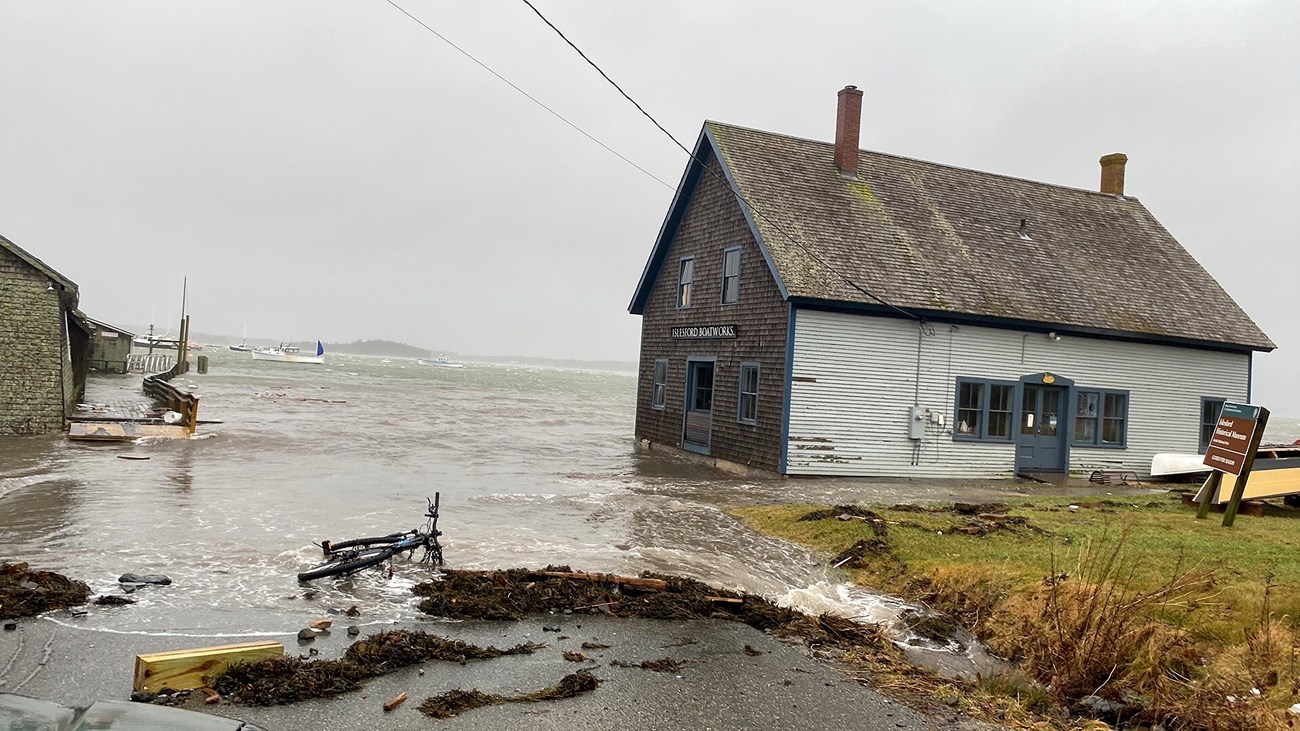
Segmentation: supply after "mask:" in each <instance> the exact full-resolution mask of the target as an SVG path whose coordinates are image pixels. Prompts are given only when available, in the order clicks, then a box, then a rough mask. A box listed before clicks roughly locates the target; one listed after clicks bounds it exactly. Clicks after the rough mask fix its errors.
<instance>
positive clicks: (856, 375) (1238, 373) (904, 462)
mask: <svg viewBox="0 0 1300 731" xmlns="http://www.w3.org/2000/svg"><path fill="white" fill-rule="evenodd" d="M932 327H933V334H925V333H922V332H921V328H920V327H919V325H918V324H917V323H916V322H915V321H911V320H903V319H896V318H883V317H872V316H867V315H850V314H843V313H830V312H820V311H815V310H798V312H797V313H796V317H795V342H794V364H793V368H792V371H791V376H792V382H791V398H790V412H789V415H788V418H789V420H790V425H789V443H788V450H787V464H786V471H787V473H789V474H806V475H861V476H899V477H1009V476H1011V475H1012V474H1013V473H1014V470H1015V445H1014V444H1012V443H1002V444H996V443H980V442H964V441H953V439H952V419H953V414H954V411H955V404H954V402H955V400H956V397H957V393H956V380H957V378H958V377H959V376H961V377H967V378H987V379H995V380H1006V381H1017V380H1019V379H1020V377H1021V376H1025V375H1030V374H1035V373H1044V372H1047V373H1052V374H1055V375H1057V376H1060V377H1064V378H1068V379H1072V380H1073V381H1074V382H1075V386H1076V387H1077V388H1108V389H1121V390H1126V391H1128V392H1129V410H1128V445H1127V448H1124V449H1107V448H1099V447H1076V446H1071V448H1070V470H1071V471H1072V472H1082V473H1087V472H1091V471H1092V470H1094V469H1116V470H1118V469H1123V470H1131V471H1134V472H1137V473H1138V474H1140V475H1147V474H1149V471H1150V467H1151V456H1152V455H1153V454H1155V453H1156V452H1190V453H1194V452H1196V451H1197V449H1198V448H1199V446H1200V445H1199V438H1200V437H1199V435H1200V409H1201V397H1202V396H1212V397H1217V398H1226V399H1229V400H1234V401H1244V400H1245V399H1246V390H1247V384H1248V381H1249V370H1250V358H1249V356H1247V355H1245V354H1241V353H1223V352H1217V351H1208V350H1197V349H1192V348H1178V347H1171V346H1164V345H1148V344H1142V343H1127V342H1120V341H1114V340H1100V339H1096V338H1076V337H1068V336H1061V339H1060V340H1052V339H1050V338H1049V337H1048V336H1047V335H1045V334H1043V333H1025V332H1022V331H1017V330H1000V329H995V328H987V327H975V326H966V325H962V326H950V325H944V324H934V325H933V326H932ZM918 335H919V337H918ZM918 348H919V351H918ZM918 353H919V372H920V379H919V387H918V379H917V373H918ZM914 400H915V402H916V403H918V404H919V405H920V406H921V407H923V408H925V409H927V410H928V411H929V412H932V413H934V414H942V415H943V420H944V424H943V426H942V427H940V426H939V425H938V424H935V423H932V422H930V421H927V423H926V433H925V437H924V438H923V439H922V440H921V441H920V442H919V443H918V442H917V441H915V440H912V439H908V411H909V408H910V407H911V406H912V404H913V403H914ZM1068 416H1069V417H1070V418H1073V404H1070V413H1069V415H1068Z"/></svg>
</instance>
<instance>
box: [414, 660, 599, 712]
mask: <svg viewBox="0 0 1300 731" xmlns="http://www.w3.org/2000/svg"><path fill="white" fill-rule="evenodd" d="M599 684H600V680H599V679H598V678H596V676H594V675H592V674H591V673H589V672H588V671H586V670H579V671H578V672H576V673H572V674H570V675H566V676H564V677H563V678H561V679H560V682H559V683H556V684H555V685H553V686H551V687H549V688H543V689H541V690H539V691H535V692H532V693H523V694H521V695H497V694H496V693H483V692H481V691H478V690H450V691H447V692H446V693H442V694H440V695H436V696H431V697H429V698H425V699H424V702H423V703H421V704H420V712H421V713H423V714H424V715H426V716H432V717H433V718H451V717H452V716H455V715H456V714H457V713H461V712H463V711H468V710H471V709H474V708H481V707H483V706H495V705H500V704H502V703H536V702H538V701H554V700H560V699H562V698H573V697H574V696H578V695H582V694H583V693H590V692H591V691H593V690H595V689H596V686H598V685H599Z"/></svg>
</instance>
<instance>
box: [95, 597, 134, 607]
mask: <svg viewBox="0 0 1300 731" xmlns="http://www.w3.org/2000/svg"><path fill="white" fill-rule="evenodd" d="M95 604H97V605H99V606H101V607H119V606H122V605H123V604H135V600H134V599H128V598H127V597H124V596H118V595H117V594H104V595H102V596H99V597H97V598H96V599H95Z"/></svg>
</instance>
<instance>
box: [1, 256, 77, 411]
mask: <svg viewBox="0 0 1300 731" xmlns="http://www.w3.org/2000/svg"><path fill="white" fill-rule="evenodd" d="M79 296H80V295H79V293H78V290H77V285H76V283H75V282H73V281H72V280H70V279H68V278H67V277H65V276H63V275H62V274H59V273H58V272H57V271H55V270H54V269H53V268H51V267H50V266H49V265H47V264H45V263H44V262H42V261H41V260H40V259H37V258H36V257H35V256H32V255H31V254H29V253H28V252H26V251H24V250H23V249H22V248H20V247H19V246H18V245H17V244H15V243H13V242H12V241H10V240H9V239H6V238H5V237H3V236H0V436H5V435H18V434H46V433H50V432H57V431H60V430H61V429H63V425H64V418H65V416H66V415H67V414H70V413H71V412H72V411H73V410H74V409H75V408H76V405H77V400H78V399H79V398H80V397H81V394H82V392H83V391H84V389H85V385H86V369H87V366H88V358H87V356H88V351H89V346H90V326H89V325H88V324H87V323H86V322H85V320H84V319H83V318H82V317H81V316H80V315H79V314H78V313H77V300H78V298H79Z"/></svg>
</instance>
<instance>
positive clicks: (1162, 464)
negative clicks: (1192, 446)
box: [1151, 452, 1210, 477]
mask: <svg viewBox="0 0 1300 731" xmlns="http://www.w3.org/2000/svg"><path fill="white" fill-rule="evenodd" d="M1209 471H1210V468H1209V467H1206V466H1205V455H1203V454H1179V453H1177V452H1160V453H1158V454H1154V455H1152V456H1151V476H1152V477H1174V476H1177V475H1196V474H1205V473H1206V472H1209Z"/></svg>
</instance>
